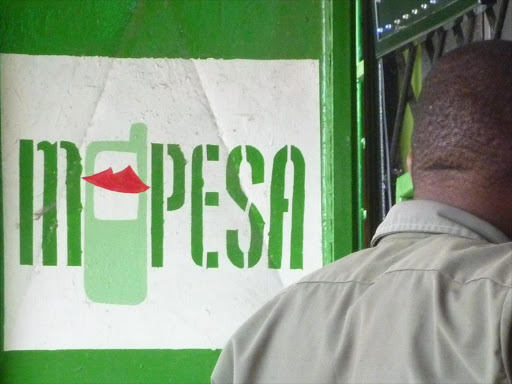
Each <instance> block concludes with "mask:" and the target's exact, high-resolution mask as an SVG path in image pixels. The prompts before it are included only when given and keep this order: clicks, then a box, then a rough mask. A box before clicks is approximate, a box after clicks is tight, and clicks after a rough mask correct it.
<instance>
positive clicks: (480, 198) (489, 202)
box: [414, 188, 512, 239]
mask: <svg viewBox="0 0 512 384" xmlns="http://www.w3.org/2000/svg"><path fill="white" fill-rule="evenodd" d="M509 193H510V192H509ZM414 198H415V199H416V200H431V201H437V202H439V203H443V204H447V205H451V206H453V207H456V208H459V209H462V210H464V211H466V212H469V213H471V214H472V215H475V216H477V217H479V218H480V219H482V220H485V221H487V222H488V223H490V224H492V225H493V226H495V227H496V228H498V229H499V230H501V231H502V232H503V233H504V234H506V235H507V236H508V237H510V238H511V239H512V204H511V201H510V198H509V196H508V195H507V194H503V195H501V196H500V194H497V193H495V192H491V190H488V191H487V192H486V193H484V191H482V190H481V189H479V188H475V189H472V190H469V191H464V192H463V191H457V192H452V193H447V192H446V189H442V188H436V189H433V190H424V189H421V190H418V191H415V194H414Z"/></svg>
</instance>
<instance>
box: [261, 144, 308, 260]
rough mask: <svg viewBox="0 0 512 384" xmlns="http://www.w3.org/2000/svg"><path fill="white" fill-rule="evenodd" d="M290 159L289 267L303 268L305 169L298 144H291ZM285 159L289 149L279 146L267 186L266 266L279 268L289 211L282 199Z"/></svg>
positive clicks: (283, 198)
mask: <svg viewBox="0 0 512 384" xmlns="http://www.w3.org/2000/svg"><path fill="white" fill-rule="evenodd" d="M291 161H292V163H293V168H294V173H293V174H294V177H293V192H292V220H291V221H292V225H291V226H292V228H291V238H290V268H291V269H302V268H303V247H304V244H303V242H304V204H305V180H306V179H305V172H306V166H305V161H304V157H303V156H302V153H301V152H300V150H299V149H298V148H297V147H294V146H292V147H291ZM287 162H288V148H287V147H284V148H281V149H280V150H279V151H278V152H277V154H276V156H275V157H274V164H273V170H272V184H271V186H270V231H269V247H268V254H269V261H268V262H269V268H272V269H279V268H281V264H282V257H283V216H284V213H285V212H288V209H289V207H288V203H289V202H288V199H286V198H285V196H284V195H285V175H286V164H287Z"/></svg>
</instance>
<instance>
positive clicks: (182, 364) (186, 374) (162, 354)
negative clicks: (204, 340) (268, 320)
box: [0, 349, 220, 384]
mask: <svg viewBox="0 0 512 384" xmlns="http://www.w3.org/2000/svg"><path fill="white" fill-rule="evenodd" d="M219 355H220V350H209V349H181V350H67V351H11V352H4V353H2V354H1V358H0V372H1V374H0V375H1V376H0V383H2V384H4V383H5V384H46V383H52V384H120V383H122V384H131V383H133V384H135V383H147V384H149V383H154V384H163V383H183V384H184V383H191V384H192V383H194V384H199V383H210V373H211V372H212V371H213V368H214V366H215V363H216V362H217V359H218V357H219Z"/></svg>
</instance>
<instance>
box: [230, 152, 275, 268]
mask: <svg viewBox="0 0 512 384" xmlns="http://www.w3.org/2000/svg"><path fill="white" fill-rule="evenodd" d="M246 154H247V162H248V163H249V164H250V165H251V170H252V183H253V184H261V183H263V182H264V181H265V161H264V159H263V156H262V154H261V153H260V152H259V151H258V150H257V149H256V148H254V147H252V146H247V147H246ZM241 163H242V147H241V146H238V147H236V148H235V149H233V150H232V151H231V153H230V154H229V156H228V161H227V167H226V190H227V192H228V194H229V195H230V196H231V198H232V199H233V201H234V202H235V203H236V204H237V205H238V206H239V207H240V208H241V209H242V210H243V211H244V212H246V211H247V205H248V198H247V196H246V194H245V192H244V191H243V189H242V185H241V183H240V165H241ZM248 216H249V222H250V225H251V242H250V246H249V252H248V267H249V268H251V267H254V266H255V265H256V264H257V263H258V262H259V261H260V259H261V255H262V250H263V232H264V228H265V221H264V220H263V216H262V215H261V213H260V211H259V210H258V208H257V207H256V206H255V205H254V204H252V203H251V205H250V206H249V210H248ZM238 240H239V239H238V230H228V231H227V232H226V243H227V247H226V248H227V254H228V258H229V260H230V261H231V262H232V263H233V265H235V266H237V267H238V268H243V267H244V252H243V251H242V250H241V249H240V245H239V241H238Z"/></svg>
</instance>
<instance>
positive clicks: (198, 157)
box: [191, 145, 219, 268]
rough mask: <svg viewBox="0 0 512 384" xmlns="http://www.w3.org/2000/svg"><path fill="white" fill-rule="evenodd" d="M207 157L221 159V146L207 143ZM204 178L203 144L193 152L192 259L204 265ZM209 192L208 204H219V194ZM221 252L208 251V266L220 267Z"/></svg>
mask: <svg viewBox="0 0 512 384" xmlns="http://www.w3.org/2000/svg"><path fill="white" fill-rule="evenodd" d="M206 158H207V160H208V161H218V160H219V146H218V145H207V146H206ZM203 189H204V179H203V147H202V146H201V145H199V146H197V147H195V148H194V151H193V152H192V191H191V195H192V197H191V206H192V207H191V209H192V220H191V221H192V225H191V249H192V260H194V263H196V264H197V265H199V266H203V256H204V244H203V235H204V230H203V206H204V204H205V194H204V192H203ZM207 193H208V201H207V202H208V204H210V205H218V195H217V196H216V197H215V195H214V193H212V192H207ZM218 265H219V254H218V252H207V254H206V267H207V268H218Z"/></svg>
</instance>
